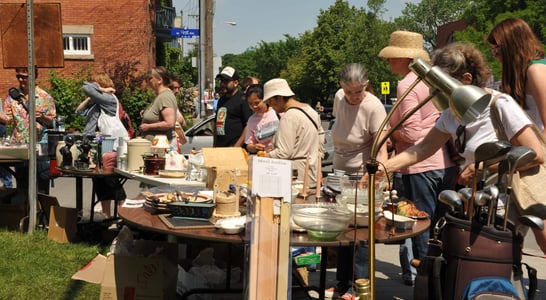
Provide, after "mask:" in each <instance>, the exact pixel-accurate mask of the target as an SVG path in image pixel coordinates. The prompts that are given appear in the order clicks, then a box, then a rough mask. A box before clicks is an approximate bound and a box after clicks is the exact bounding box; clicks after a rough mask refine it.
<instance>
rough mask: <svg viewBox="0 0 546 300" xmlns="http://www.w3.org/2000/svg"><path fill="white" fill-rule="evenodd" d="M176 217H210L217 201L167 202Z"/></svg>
mask: <svg viewBox="0 0 546 300" xmlns="http://www.w3.org/2000/svg"><path fill="white" fill-rule="evenodd" d="M167 207H168V208H169V209H170V210H171V214H172V216H174V217H183V218H197V219H209V218H210V217H212V213H213V212H214V208H215V207H216V203H206V202H171V203H167Z"/></svg>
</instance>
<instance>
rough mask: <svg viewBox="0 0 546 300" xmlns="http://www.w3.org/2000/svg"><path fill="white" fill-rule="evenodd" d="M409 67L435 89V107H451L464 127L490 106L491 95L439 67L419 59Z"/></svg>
mask: <svg viewBox="0 0 546 300" xmlns="http://www.w3.org/2000/svg"><path fill="white" fill-rule="evenodd" d="M409 67H410V69H411V70H412V71H413V72H414V73H415V74H417V76H419V77H420V78H422V79H423V81H424V82H425V83H426V84H427V85H428V86H429V87H430V88H432V89H433V93H435V97H434V98H433V101H435V102H434V105H435V106H436V107H437V108H439V109H442V108H443V109H445V108H447V107H449V109H450V110H451V112H452V113H453V115H454V116H455V117H456V118H457V119H458V120H459V121H460V122H461V123H462V124H463V125H464V124H467V123H469V122H472V121H474V120H476V119H477V118H478V116H479V115H480V113H481V112H482V111H483V110H484V109H485V108H486V107H487V106H488V105H489V101H490V100H491V94H489V93H487V92H486V91H485V90H484V89H482V88H479V87H477V86H474V85H464V84H462V83H461V82H459V81H458V80H457V79H455V78H453V77H451V76H449V75H448V74H447V73H445V72H444V71H442V69H441V68H440V67H438V66H430V65H429V64H428V63H426V62H425V61H424V60H422V59H420V58H417V59H415V60H414V61H413V63H412V64H411V65H410V66H409ZM446 96H447V97H446ZM446 100H448V103H446ZM446 104H447V105H446Z"/></svg>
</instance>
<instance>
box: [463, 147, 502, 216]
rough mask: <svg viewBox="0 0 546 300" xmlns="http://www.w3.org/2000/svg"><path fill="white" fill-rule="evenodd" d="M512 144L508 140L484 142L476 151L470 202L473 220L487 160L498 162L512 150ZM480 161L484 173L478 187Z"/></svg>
mask: <svg viewBox="0 0 546 300" xmlns="http://www.w3.org/2000/svg"><path fill="white" fill-rule="evenodd" d="M511 148H512V145H511V144H510V143H509V142H506V141H496V142H488V143H483V144H481V145H480V146H478V148H476V151H475V152H474V160H475V162H474V179H473V180H472V197H470V199H469V201H470V202H469V203H468V212H467V214H468V219H469V220H470V221H472V218H473V215H474V196H475V193H476V191H477V190H478V189H481V188H482V187H483V184H482V183H481V182H482V181H483V182H485V170H486V167H485V166H486V164H485V161H487V160H488V161H490V162H489V163H488V165H490V164H493V163H496V162H498V161H500V160H502V159H503V158H504V156H505V155H506V153H507V152H509V151H510V149H511ZM480 162H484V168H483V170H484V172H483V173H484V175H483V176H482V177H483V180H480V186H479V187H478V178H477V176H478V169H479V167H480Z"/></svg>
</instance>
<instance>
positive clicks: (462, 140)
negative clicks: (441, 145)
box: [455, 125, 466, 153]
mask: <svg viewBox="0 0 546 300" xmlns="http://www.w3.org/2000/svg"><path fill="white" fill-rule="evenodd" d="M465 129H466V126H464V125H459V127H457V131H456V134H457V139H455V148H456V149H457V152H459V153H463V152H464V148H465V147H466V130H465Z"/></svg>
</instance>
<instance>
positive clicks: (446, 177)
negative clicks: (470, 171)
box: [395, 167, 457, 279]
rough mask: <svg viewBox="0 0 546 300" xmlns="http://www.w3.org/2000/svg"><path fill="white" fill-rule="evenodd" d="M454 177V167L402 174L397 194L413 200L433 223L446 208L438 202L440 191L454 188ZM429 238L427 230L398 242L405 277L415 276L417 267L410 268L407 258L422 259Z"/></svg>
mask: <svg viewBox="0 0 546 300" xmlns="http://www.w3.org/2000/svg"><path fill="white" fill-rule="evenodd" d="M456 177H457V167H451V168H447V169H442V170H433V171H427V172H423V173H417V174H407V175H402V178H401V183H402V188H401V190H402V191H399V193H398V194H399V195H401V196H403V197H405V198H407V199H409V200H411V201H413V203H414V204H415V206H416V207H417V208H418V209H419V210H422V211H425V212H426V213H427V214H428V215H429V216H430V217H431V220H432V224H435V223H436V221H437V220H438V219H439V218H440V217H441V216H443V215H444V214H445V213H446V212H447V211H448V210H449V207H447V206H446V205H445V204H443V203H439V202H438V200H437V199H438V195H439V194H440V192H441V191H443V190H449V189H451V190H452V189H455V180H456ZM398 183H400V182H398ZM395 188H396V181H395ZM432 227H434V226H431V228H432ZM429 239H430V231H425V232H423V233H422V234H420V235H418V236H415V237H413V238H411V240H409V239H408V240H406V241H405V243H404V244H402V245H400V266H401V267H402V277H403V278H404V279H414V278H415V274H416V270H415V268H413V267H411V265H410V261H411V259H412V258H417V259H421V258H423V257H425V256H426V254H427V250H428V240H429Z"/></svg>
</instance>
